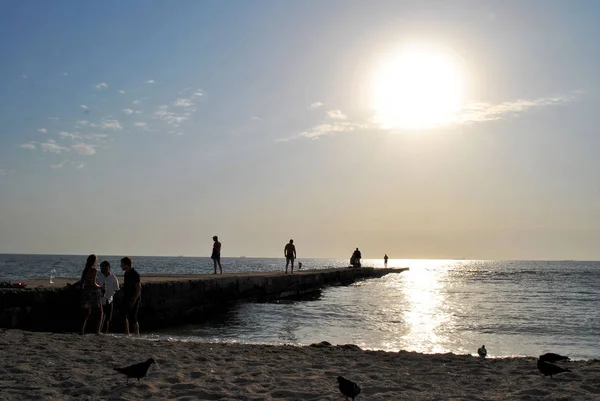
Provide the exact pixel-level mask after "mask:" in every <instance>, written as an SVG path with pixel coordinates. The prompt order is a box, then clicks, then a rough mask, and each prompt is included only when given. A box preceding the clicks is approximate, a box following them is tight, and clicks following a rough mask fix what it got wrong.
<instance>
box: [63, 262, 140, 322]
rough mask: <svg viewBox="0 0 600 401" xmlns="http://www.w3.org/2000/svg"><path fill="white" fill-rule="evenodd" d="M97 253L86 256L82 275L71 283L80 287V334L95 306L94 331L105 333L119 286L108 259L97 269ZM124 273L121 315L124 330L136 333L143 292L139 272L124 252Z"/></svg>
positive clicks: (75, 286) (122, 264) (122, 263)
mask: <svg viewBox="0 0 600 401" xmlns="http://www.w3.org/2000/svg"><path fill="white" fill-rule="evenodd" d="M97 265H98V257H97V256H96V255H94V254H92V255H90V256H88V258H87V261H86V263H85V267H84V268H83V271H82V272H81V278H80V280H79V281H77V282H76V283H75V284H73V287H74V288H76V289H78V290H80V291H81V298H80V299H81V303H80V305H81V309H82V311H83V325H82V327H81V334H84V333H85V328H86V325H87V321H88V319H89V317H90V315H91V313H92V310H95V312H96V313H95V317H96V326H95V332H96V334H100V333H101V332H102V329H104V333H108V330H109V328H110V322H111V319H112V315H113V309H114V305H113V301H114V296H115V293H116V292H117V291H120V290H121V287H120V286H119V279H118V278H117V276H115V275H114V274H112V272H111V266H110V263H109V262H108V261H106V260H104V261H102V263H100V272H98V268H97ZM121 269H122V270H123V271H124V272H125V274H124V276H123V287H122V291H123V297H122V300H121V304H120V312H121V314H120V316H121V318H122V319H123V324H124V332H125V334H129V333H130V328H131V329H132V331H133V332H134V333H135V334H140V325H139V323H138V317H137V316H138V309H139V306H140V299H141V295H142V283H141V279H140V275H139V273H138V272H137V271H136V270H135V269H134V268H133V262H132V260H131V258H130V257H128V256H126V257H124V258H122V259H121Z"/></svg>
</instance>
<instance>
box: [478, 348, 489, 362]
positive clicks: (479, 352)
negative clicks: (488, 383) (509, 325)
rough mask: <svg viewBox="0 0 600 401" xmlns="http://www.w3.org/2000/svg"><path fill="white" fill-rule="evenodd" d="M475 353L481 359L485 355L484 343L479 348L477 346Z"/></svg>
mask: <svg viewBox="0 0 600 401" xmlns="http://www.w3.org/2000/svg"><path fill="white" fill-rule="evenodd" d="M477 353H478V354H479V356H480V357H481V358H483V359H485V357H486V356H487V349H485V345H482V346H481V348H477Z"/></svg>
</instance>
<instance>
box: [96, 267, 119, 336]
mask: <svg viewBox="0 0 600 401" xmlns="http://www.w3.org/2000/svg"><path fill="white" fill-rule="evenodd" d="M98 284H99V285H101V286H102V291H103V293H104V295H102V311H103V312H104V314H103V315H104V322H103V324H104V325H105V327H106V329H105V330H104V333H105V334H108V329H109V326H110V320H111V318H112V313H113V296H114V295H115V293H116V292H117V291H119V279H118V278H117V276H115V275H114V274H112V273H111V272H110V263H108V262H107V261H106V260H105V261H103V262H102V263H100V275H99V276H98Z"/></svg>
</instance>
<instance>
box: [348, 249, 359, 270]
mask: <svg viewBox="0 0 600 401" xmlns="http://www.w3.org/2000/svg"><path fill="white" fill-rule="evenodd" d="M361 258H362V255H361V253H360V251H359V250H358V248H356V250H355V251H354V252H352V256H351V257H350V265H351V266H352V267H360V266H361V265H360V259H361Z"/></svg>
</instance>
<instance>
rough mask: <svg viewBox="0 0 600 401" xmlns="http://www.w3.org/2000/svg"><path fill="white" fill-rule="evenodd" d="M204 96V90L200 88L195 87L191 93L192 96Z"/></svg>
mask: <svg viewBox="0 0 600 401" xmlns="http://www.w3.org/2000/svg"><path fill="white" fill-rule="evenodd" d="M200 96H204V91H203V90H202V89H197V90H196V91H195V92H194V93H192V98H195V97H200Z"/></svg>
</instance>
